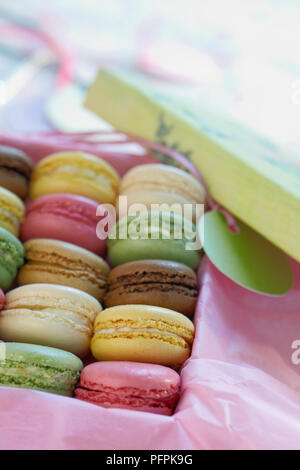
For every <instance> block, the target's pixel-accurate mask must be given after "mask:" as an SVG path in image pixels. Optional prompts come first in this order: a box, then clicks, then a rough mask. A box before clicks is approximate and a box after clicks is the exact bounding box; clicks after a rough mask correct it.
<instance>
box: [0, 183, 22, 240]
mask: <svg viewBox="0 0 300 470" xmlns="http://www.w3.org/2000/svg"><path fill="white" fill-rule="evenodd" d="M24 215H25V206H24V204H23V202H22V201H21V199H20V198H19V197H18V196H16V195H15V194H14V193H12V192H11V191H9V190H8V189H5V188H3V187H2V186H0V227H3V228H5V230H8V231H9V232H10V233H12V234H13V235H15V236H16V237H18V235H19V229H20V223H21V222H22V221H23V218H24Z"/></svg>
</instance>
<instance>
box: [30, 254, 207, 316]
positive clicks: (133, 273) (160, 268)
mask: <svg viewBox="0 0 300 470" xmlns="http://www.w3.org/2000/svg"><path fill="white" fill-rule="evenodd" d="M23 269H24V267H23V268H22V270H23ZM22 270H21V272H22ZM197 296H198V289H197V276H196V274H195V272H194V271H193V270H192V269H191V268H189V267H188V266H185V265H184V264H181V263H176V262H175V261H165V260H142V261H133V262H131V263H125V264H121V265H119V266H117V267H115V268H114V269H112V271H111V272H110V274H109V277H108V290H107V293H106V295H105V298H104V304H105V307H113V306H115V305H124V304H146V305H157V306H159V307H164V308H170V309H172V310H176V311H177V312H180V313H183V314H184V315H187V316H192V315H193V313H194V310H195V307H196V302H197Z"/></svg>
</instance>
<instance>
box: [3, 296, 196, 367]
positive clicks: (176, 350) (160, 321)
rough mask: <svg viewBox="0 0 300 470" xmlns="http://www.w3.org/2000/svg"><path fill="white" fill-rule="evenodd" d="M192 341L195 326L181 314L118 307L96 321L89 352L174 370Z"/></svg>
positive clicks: (144, 307)
mask: <svg viewBox="0 0 300 470" xmlns="http://www.w3.org/2000/svg"><path fill="white" fill-rule="evenodd" d="M0 326H1V324H0ZM0 331H1V330H0ZM193 339H194V325H193V323H192V322H191V320H189V319H188V318H187V317H186V316H184V315H182V314H181V313H178V312H175V311H174V310H170V309H166V308H162V307H156V306H151V305H119V306H116V307H111V308H108V309H106V310H104V311H103V312H102V313H101V314H100V315H98V316H97V317H96V320H95V325H94V336H93V338H92V341H91V351H92V354H93V356H94V357H95V358H96V359H97V360H99V361H133V362H147V363H148V362H150V363H152V364H160V365H163V366H170V367H172V368H174V369H177V368H179V367H180V366H181V365H182V364H183V363H184V361H185V360H186V359H188V357H189V355H190V352H191V346H192V343H193Z"/></svg>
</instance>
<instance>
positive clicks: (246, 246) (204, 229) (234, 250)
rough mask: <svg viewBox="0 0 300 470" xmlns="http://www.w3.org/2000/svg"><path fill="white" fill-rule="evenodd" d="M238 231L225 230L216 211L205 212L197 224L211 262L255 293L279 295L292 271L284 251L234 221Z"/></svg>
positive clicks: (220, 215)
mask: <svg viewBox="0 0 300 470" xmlns="http://www.w3.org/2000/svg"><path fill="white" fill-rule="evenodd" d="M237 225H238V227H239V233H233V232H231V231H230V230H229V229H228V226H227V223H226V220H225V217H224V215H223V214H221V213H220V212H218V211H210V212H206V213H205V214H204V216H202V217H201V219H200V223H199V230H200V239H201V242H202V245H203V248H204V251H205V253H206V254H207V256H208V258H209V259H210V260H211V262H212V263H213V264H214V265H215V266H216V267H217V268H218V269H219V270H220V271H221V272H222V273H223V274H225V275H226V276H228V277H229V278H230V279H232V280H233V281H234V282H236V283H237V284H240V285H241V286H243V287H246V288H247V289H250V290H252V291H255V292H260V293H263V294H270V295H282V294H284V293H286V292H287V291H288V290H289V289H290V288H291V285H292V282H293V274H292V269H291V265H290V262H289V260H288V257H287V256H286V255H285V253H284V252H283V251H282V250H280V249H279V248H277V247H276V246H275V245H273V244H272V243H270V242H269V241H268V240H266V239H265V238H264V237H262V236H261V235H259V234H258V233H257V232H255V231H254V230H252V229H251V228H250V227H248V226H247V225H245V224H244V223H243V222H241V221H240V220H237Z"/></svg>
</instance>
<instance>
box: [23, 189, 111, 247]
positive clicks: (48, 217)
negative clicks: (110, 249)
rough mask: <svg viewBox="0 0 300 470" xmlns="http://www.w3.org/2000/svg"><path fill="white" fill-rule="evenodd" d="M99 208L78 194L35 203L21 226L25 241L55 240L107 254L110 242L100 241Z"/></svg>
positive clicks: (54, 196) (51, 196)
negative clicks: (98, 231) (32, 239)
mask: <svg viewBox="0 0 300 470" xmlns="http://www.w3.org/2000/svg"><path fill="white" fill-rule="evenodd" d="M98 208H99V204H98V203H97V202H95V201H93V200H92V199H88V198H85V197H82V196H77V195H74V194H62V193H61V194H50V195H48V196H42V197H39V198H37V199H35V200H34V201H33V202H32V203H31V204H29V206H28V208H27V213H26V217H25V220H24V223H23V224H22V226H21V234H20V236H21V240H22V241H24V242H25V241H27V240H30V239H31V238H52V239H55V240H62V241H64V242H68V243H73V244H74V245H78V246H81V247H82V248H85V249H87V250H90V251H93V252H94V253H97V254H99V255H104V253H105V251H106V240H101V239H100V238H98V237H97V233H96V229H97V224H98V222H100V220H101V217H98V216H97V209H98Z"/></svg>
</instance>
